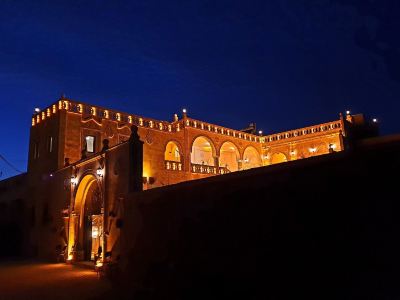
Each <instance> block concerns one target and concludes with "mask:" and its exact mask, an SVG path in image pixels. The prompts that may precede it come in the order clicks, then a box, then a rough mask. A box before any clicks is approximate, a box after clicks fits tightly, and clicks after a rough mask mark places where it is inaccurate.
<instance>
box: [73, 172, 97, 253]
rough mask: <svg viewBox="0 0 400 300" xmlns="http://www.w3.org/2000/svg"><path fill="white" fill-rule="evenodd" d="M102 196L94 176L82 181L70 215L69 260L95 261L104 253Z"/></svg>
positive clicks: (88, 176) (86, 177) (87, 176)
mask: <svg viewBox="0 0 400 300" xmlns="http://www.w3.org/2000/svg"><path fill="white" fill-rule="evenodd" d="M103 244H104V241H103V214H102V195H101V192H100V188H99V185H98V184H97V179H96V177H95V176H94V175H86V176H85V177H83V178H82V180H81V181H80V183H79V185H78V187H77V190H76V194H75V203H74V209H73V213H72V214H71V215H70V226H69V237H68V253H69V256H68V258H69V259H74V260H94V259H96V258H98V256H99V254H102V252H103V246H104V245H103Z"/></svg>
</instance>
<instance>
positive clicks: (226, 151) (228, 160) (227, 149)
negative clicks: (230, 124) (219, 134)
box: [219, 142, 240, 172]
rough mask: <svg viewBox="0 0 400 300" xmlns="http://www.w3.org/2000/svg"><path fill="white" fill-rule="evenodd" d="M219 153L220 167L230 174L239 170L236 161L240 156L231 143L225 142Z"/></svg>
mask: <svg viewBox="0 0 400 300" xmlns="http://www.w3.org/2000/svg"><path fill="white" fill-rule="evenodd" d="M219 152H220V153H219V166H220V167H226V168H228V170H229V171H230V172H234V171H237V170H238V169H239V165H238V160H239V158H240V155H239V150H238V148H237V147H236V146H235V144H233V143H231V142H225V143H223V144H222V146H221V149H220V151H219Z"/></svg>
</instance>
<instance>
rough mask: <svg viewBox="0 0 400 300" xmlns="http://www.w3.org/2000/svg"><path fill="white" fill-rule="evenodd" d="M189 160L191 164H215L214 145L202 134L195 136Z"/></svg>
mask: <svg viewBox="0 0 400 300" xmlns="http://www.w3.org/2000/svg"><path fill="white" fill-rule="evenodd" d="M190 161H191V163H192V164H198V165H207V166H215V147H214V145H213V143H212V142H211V141H210V140H209V139H208V138H206V137H204V136H199V137H197V138H196V139H195V140H194V141H193V144H192V152H191V157H190Z"/></svg>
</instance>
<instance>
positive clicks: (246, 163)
mask: <svg viewBox="0 0 400 300" xmlns="http://www.w3.org/2000/svg"><path fill="white" fill-rule="evenodd" d="M242 166H243V169H244V170H247V169H251V168H257V167H261V166H262V163H261V156H260V154H259V153H258V151H257V150H256V148H254V147H252V146H249V147H247V148H246V149H245V150H244V153H243V162H242Z"/></svg>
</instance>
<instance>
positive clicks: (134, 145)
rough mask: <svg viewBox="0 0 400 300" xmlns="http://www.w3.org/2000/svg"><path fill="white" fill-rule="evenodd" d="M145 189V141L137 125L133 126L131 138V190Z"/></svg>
mask: <svg viewBox="0 0 400 300" xmlns="http://www.w3.org/2000/svg"><path fill="white" fill-rule="evenodd" d="M142 190H143V142H142V141H141V140H140V138H139V135H138V128H137V126H136V125H132V127H131V136H130V138H129V192H140V191H142Z"/></svg>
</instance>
